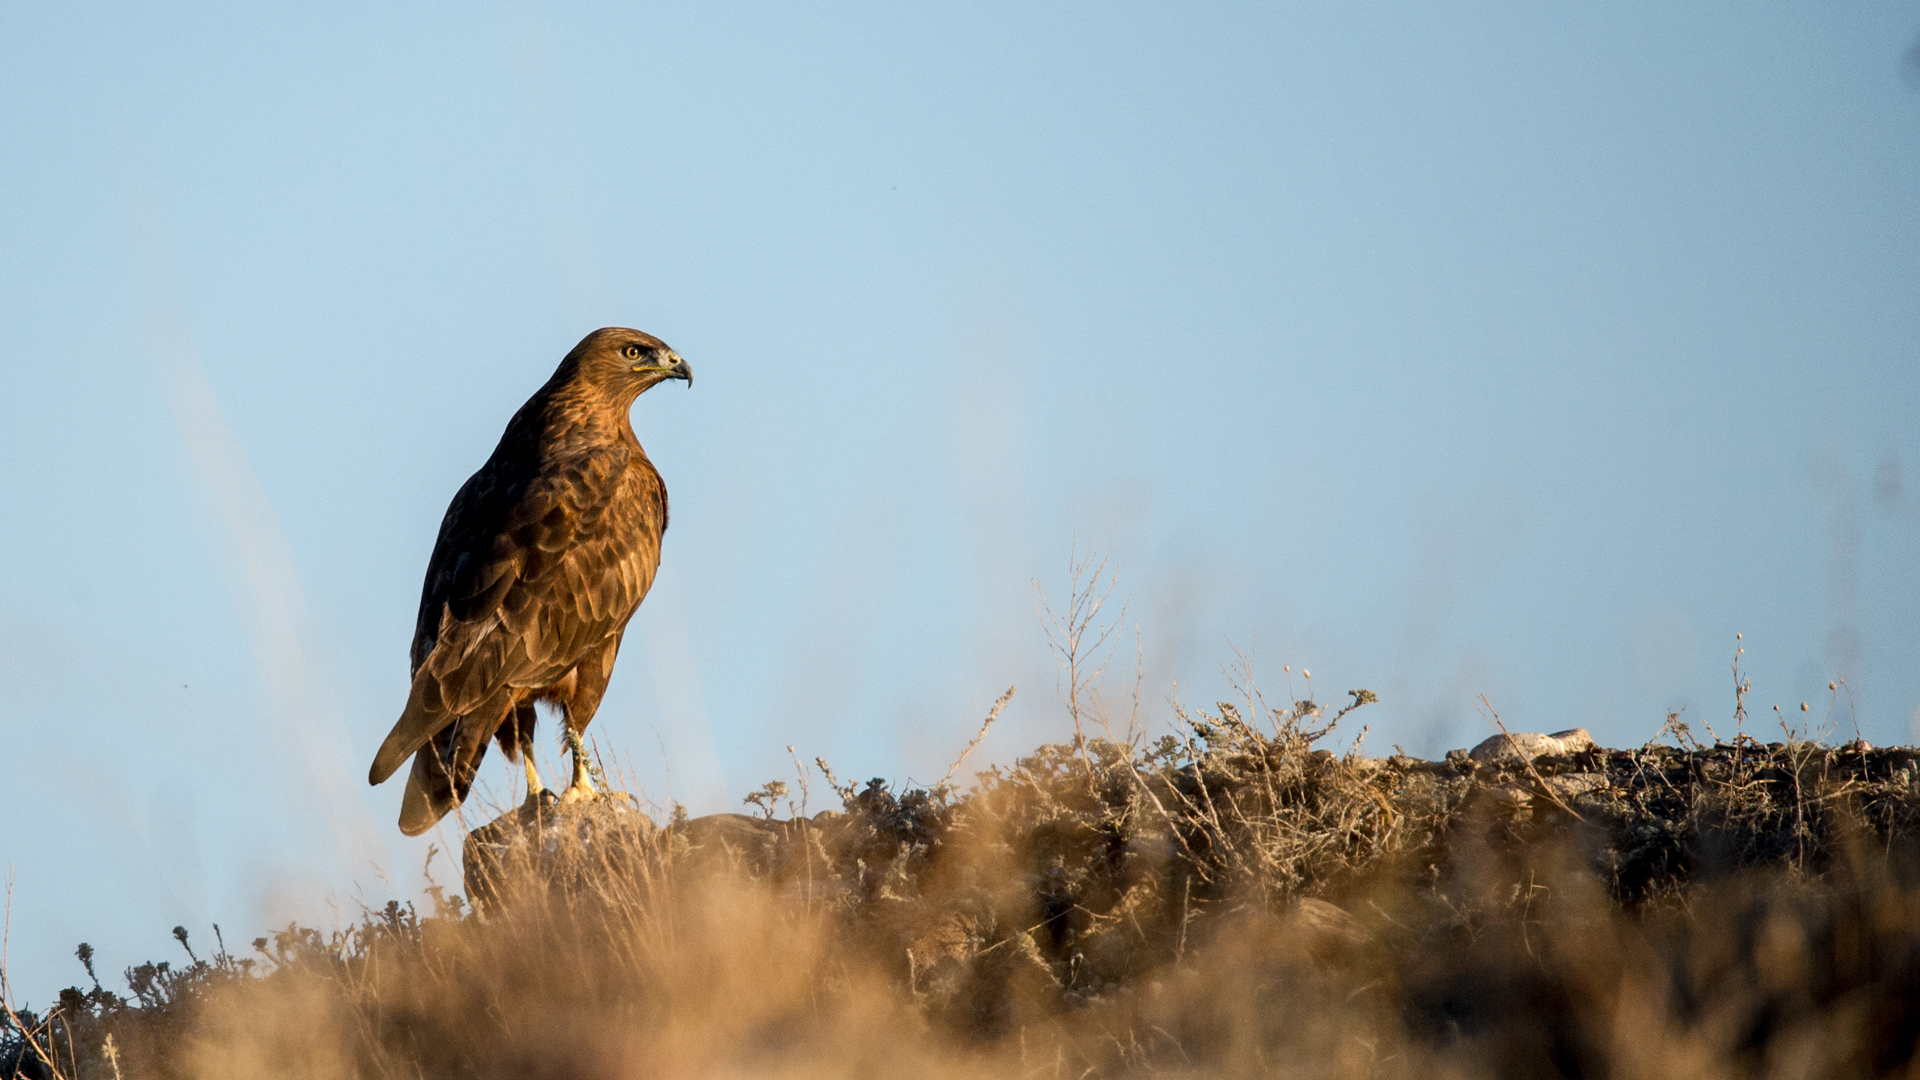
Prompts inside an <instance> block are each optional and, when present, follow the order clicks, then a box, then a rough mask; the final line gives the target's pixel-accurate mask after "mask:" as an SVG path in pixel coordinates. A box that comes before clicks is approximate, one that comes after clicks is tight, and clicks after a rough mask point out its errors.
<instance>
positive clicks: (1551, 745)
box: [1467, 728, 1593, 763]
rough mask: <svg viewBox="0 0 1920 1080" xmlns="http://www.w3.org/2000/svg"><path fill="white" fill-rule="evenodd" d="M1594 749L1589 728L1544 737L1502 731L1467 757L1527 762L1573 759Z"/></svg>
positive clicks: (1480, 759) (1526, 732)
mask: <svg viewBox="0 0 1920 1080" xmlns="http://www.w3.org/2000/svg"><path fill="white" fill-rule="evenodd" d="M1591 749H1593V736H1591V735H1589V734H1587V729H1586V728H1569V729H1567V730H1566V731H1556V732H1554V733H1553V734H1551V735H1542V734H1541V733H1539V732H1537V731H1516V732H1514V733H1513V734H1511V735H1509V734H1507V733H1505V732H1502V733H1500V734H1498V735H1495V736H1493V737H1492V738H1489V739H1486V740H1484V741H1482V742H1481V743H1480V745H1479V746H1476V747H1474V748H1473V749H1472V750H1471V751H1469V752H1468V754H1467V756H1468V757H1470V758H1472V759H1473V760H1475V761H1484V762H1488V763H1492V762H1499V761H1513V762H1524V761H1532V760H1533V759H1534V758H1537V757H1541V756H1544V755H1548V754H1551V755H1554V756H1556V757H1572V756H1573V755H1575V754H1578V753H1580V752H1581V751H1582V750H1591Z"/></svg>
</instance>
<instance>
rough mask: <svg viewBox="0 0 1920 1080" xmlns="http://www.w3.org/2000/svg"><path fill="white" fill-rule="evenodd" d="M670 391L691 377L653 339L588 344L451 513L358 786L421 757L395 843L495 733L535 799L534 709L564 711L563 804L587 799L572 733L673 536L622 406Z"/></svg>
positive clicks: (437, 803)
mask: <svg viewBox="0 0 1920 1080" xmlns="http://www.w3.org/2000/svg"><path fill="white" fill-rule="evenodd" d="M667 379H685V380H686V381H687V384H688V385H689V386H691V385H692V384H693V371H692V369H690V368H688V367H687V362H686V361H685V360H682V359H681V358H680V355H679V354H678V353H676V352H674V351H673V350H672V349H669V348H668V347H667V346H666V343H665V342H663V341H661V340H660V339H659V338H656V337H654V336H652V335H650V334H643V333H641V332H640V331H638V330H626V329H621V328H618V327H608V328H605V329H601V330H595V331H594V332H593V333H591V334H588V335H587V336H586V337H585V338H583V339H582V340H581V342H580V344H578V345H576V346H574V347H573V351H572V352H569V353H568V354H567V356H566V359H564V360H562V361H560V367H559V368H558V369H557V370H555V371H554V373H553V377H552V378H550V379H548V380H547V382H546V385H545V386H542V387H541V388H540V389H539V391H537V392H536V393H535V394H534V395H533V396H532V397H531V398H528V399H527V403H526V404H525V405H522V406H521V407H520V411H519V412H516V413H514V414H513V419H512V420H510V421H508V423H507V430H506V433H505V434H504V435H502V436H501V437H500V445H499V446H497V447H495V448H494V451H493V456H492V457H489V458H488V459H487V463H486V464H485V465H482V466H481V467H480V471H479V472H476V473H474V474H473V476H472V477H471V478H470V479H468V481H467V482H466V483H465V484H463V485H461V488H460V491H459V493H458V494H456V495H455V496H454V497H453V504H452V505H451V506H449V507H447V516H446V517H445V518H444V519H443V520H442V521H441V522H440V538H439V539H438V540H437V541H435V543H434V546H433V557H432V558H431V559H429V560H428V561H427V580H426V584H425V585H424V586H423V587H422V589H421V592H420V616H419V621H418V622H417V624H416V626H415V629H414V635H413V656H412V659H413V688H412V691H411V692H410V693H409V694H408V695H407V706H406V710H405V711H404V712H402V713H401V714H400V719H399V720H398V721H397V722H395V723H394V725H393V731H392V732H390V733H389V734H388V735H387V738H386V741H385V742H384V743H382V744H381V746H380V752H379V753H378V754H377V755H376V756H375V757H374V759H373V768H372V770H370V771H369V773H368V775H367V780H368V782H369V783H373V784H379V783H382V782H384V781H385V780H386V779H387V778H388V777H389V776H391V775H393V772H394V770H395V769H397V768H398V767H399V766H400V763H401V762H403V761H405V760H406V759H407V756H408V755H409V754H411V755H412V756H413V772H412V774H411V775H410V776H409V777H408V778H407V792H406V796H405V798H404V799H403V800H402V803H401V808H400V831H401V832H404V833H406V834H407V835H408V836H415V835H418V834H420V833H422V832H425V831H426V830H427V829H428V828H430V827H432V825H433V823H434V822H436V821H438V820H440V818H441V817H443V816H445V815H446V813H447V812H448V811H449V810H452V809H453V808H454V807H456V806H458V805H460V803H461V802H462V801H464V800H465V799H466V797H467V791H468V790H469V789H470V788H471V787H472V786H473V776H474V773H475V771H476V770H478V768H479V767H480V759H481V758H482V757H484V756H485V755H486V752H487V742H488V740H490V739H494V738H498V739H499V741H500V748H501V750H503V751H504V752H505V753H506V755H507V758H508V760H510V761H511V760H514V759H515V758H519V759H521V760H522V761H523V762H524V764H525V767H526V773H527V789H528V790H527V798H528V800H529V801H534V800H538V799H539V798H540V796H541V794H542V792H543V790H544V789H543V787H542V785H541V783H540V774H539V771H538V770H537V769H536V768H535V766H534V761H533V752H532V751H533V729H534V720H535V714H534V703H535V702H541V701H544V702H546V703H548V704H549V705H553V706H556V707H558V708H559V710H560V711H561V714H562V718H563V721H562V728H563V730H564V733H565V736H566V743H567V747H568V749H569V750H571V751H572V756H573V781H572V783H571V784H570V785H569V786H568V787H567V789H566V791H565V792H564V793H563V794H562V795H561V799H562V800H563V801H567V802H572V801H576V800H579V799H586V798H592V797H594V795H595V794H596V793H595V791H594V787H593V780H592V778H591V776H590V775H589V773H588V771H587V766H586V762H585V761H584V760H583V758H584V753H583V751H582V749H581V746H580V733H581V732H582V731H584V730H586V726H587V724H588V723H589V722H590V721H591V720H592V719H593V713H594V710H595V709H597V708H599V706H600V697H601V695H602V694H604V693H605V692H606V689H607V678H608V676H609V675H611V674H612V673H613V660H614V656H615V655H616V654H617V653H618V652H619V651H620V636H621V634H622V633H623V632H624V631H625V630H626V626H627V620H628V619H630V618H632V617H633V613H634V611H635V609H637V608H638V607H639V606H640V601H641V599H642V598H644V597H645V596H646V595H647V589H648V587H649V586H651V585H652V584H653V575H654V570H655V569H656V568H657V567H658V566H659V565H660V536H661V534H662V533H664V532H666V529H667V489H666V485H665V484H663V483H661V480H660V474H659V473H658V472H656V471H655V470H654V467H653V463H652V462H650V461H648V460H647V454H646V451H644V450H642V449H641V448H640V442H639V440H638V439H636V438H634V435H633V423H632V420H631V419H630V417H629V416H628V411H629V410H630V409H631V407H632V406H633V402H634V399H635V398H637V397H639V396H640V394H642V393H643V392H645V391H646V389H647V388H648V387H650V386H653V385H654V384H656V383H659V382H664V381H666V380H667Z"/></svg>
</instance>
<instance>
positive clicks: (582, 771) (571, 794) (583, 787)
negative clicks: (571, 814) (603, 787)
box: [560, 721, 600, 803]
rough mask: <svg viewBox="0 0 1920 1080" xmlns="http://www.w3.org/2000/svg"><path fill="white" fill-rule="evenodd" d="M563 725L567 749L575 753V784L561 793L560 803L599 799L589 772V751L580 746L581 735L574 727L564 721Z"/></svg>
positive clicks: (569, 785) (568, 786)
mask: <svg viewBox="0 0 1920 1080" xmlns="http://www.w3.org/2000/svg"><path fill="white" fill-rule="evenodd" d="M561 725H562V729H563V730H564V731H565V732H566V734H567V749H568V750H569V751H571V752H572V753H573V782H572V783H570V784H568V785H567V790H565V791H563V792H561V793H560V801H561V802H563V803H570V802H584V801H585V800H587V799H597V798H599V797H600V792H599V791H597V790H595V789H594V786H593V775H592V774H591V773H589V772H588V771H587V750H586V747H584V746H582V745H580V733H579V732H577V731H575V730H573V725H571V724H567V723H566V722H565V721H562V722H561Z"/></svg>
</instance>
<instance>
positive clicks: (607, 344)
mask: <svg viewBox="0 0 1920 1080" xmlns="http://www.w3.org/2000/svg"><path fill="white" fill-rule="evenodd" d="M567 359H568V360H569V361H572V362H573V363H574V364H575V365H577V368H576V370H577V372H578V375H579V377H582V378H584V379H586V380H588V381H590V382H592V383H593V384H595V385H597V386H599V387H601V388H603V389H605V390H608V391H611V392H613V393H614V394H616V395H617V396H619V397H623V398H626V399H627V400H629V401H631V400H632V399H633V396H637V395H639V394H640V393H641V392H642V391H644V390H646V389H647V387H649V386H652V385H653V384H655V383H658V382H665V381H666V380H668V379H685V380H687V385H688V386H692V385H693V369H692V368H690V367H688V366H687V362H686V361H685V360H682V359H681V358H680V354H679V353H677V352H674V351H673V350H672V349H669V348H668V347H667V343H666V342H664V341H661V340H660V339H659V338H657V337H654V336H653V335H652V334H646V333H642V332H640V331H638V330H628V329H626V328H625V327H619V326H609V327H605V328H603V329H600V330H595V331H594V332H593V333H591V334H588V335H587V336H586V337H584V338H582V339H581V340H580V344H578V345H575V346H574V347H573V352H571V353H569V354H568V356H567Z"/></svg>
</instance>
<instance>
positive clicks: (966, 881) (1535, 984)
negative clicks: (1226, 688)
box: [15, 691, 1920, 1078]
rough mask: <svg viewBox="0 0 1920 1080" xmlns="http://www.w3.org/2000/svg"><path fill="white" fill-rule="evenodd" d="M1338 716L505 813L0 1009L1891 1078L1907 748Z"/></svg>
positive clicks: (341, 1071)
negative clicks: (407, 894) (681, 800)
mask: <svg viewBox="0 0 1920 1080" xmlns="http://www.w3.org/2000/svg"><path fill="white" fill-rule="evenodd" d="M1370 698H1371V695H1368V694H1366V693H1365V692H1363V691H1356V692H1354V694H1353V695H1352V702H1351V704H1350V705H1349V706H1348V709H1349V710H1350V709H1351V708H1355V707H1358V706H1360V705H1361V704H1363V703H1364V702H1366V701H1367V700H1369V699H1370ZM1339 715H1344V712H1343V713H1342V714H1339ZM1338 718H1339V716H1338V715H1336V716H1333V717H1326V716H1324V713H1323V710H1322V709H1321V707H1320V706H1318V705H1315V704H1314V703H1312V702H1310V701H1309V702H1300V703H1297V704H1294V705H1291V706H1288V707H1286V708H1284V709H1278V710H1274V709H1262V708H1256V706H1255V705H1254V704H1253V703H1248V704H1246V705H1243V706H1226V705H1223V706H1220V707H1219V708H1217V709H1216V710H1214V711H1211V712H1195V713H1191V714H1182V716H1181V726H1180V728H1179V731H1180V734H1179V735H1177V736H1170V737H1167V738H1163V739H1161V740H1159V741H1158V742H1156V743H1154V744H1152V745H1129V744H1126V743H1121V742H1116V741H1113V740H1106V739H1081V740H1077V741H1076V742H1075V743H1074V744H1072V745H1065V746H1046V747H1041V748H1040V749H1039V750H1037V751H1036V752H1035V753H1034V754H1033V755H1031V756H1029V757H1027V758H1023V759H1021V760H1019V761H1018V762H1016V763H1015V764H1014V765H1012V766H1011V767H1007V768H999V769H993V770H989V771H988V772H986V773H984V774H981V776H980V780H979V783H978V784H977V785H976V787H975V788H974V790H972V791H971V792H969V793H966V794H959V793H956V792H955V791H953V790H952V789H950V788H947V787H946V786H944V785H937V786H936V787H934V788H933V789H931V790H907V791H896V790H893V789H891V788H889V787H888V786H887V785H885V784H883V783H881V782H880V781H877V780H876V781H873V782H871V783H869V784H867V785H865V786H860V787H856V786H853V785H847V786H841V785H839V784H837V782H835V788H836V790H837V792H838V794H839V796H840V799H841V802H842V808H841V809H840V810H838V811H832V812H825V813H821V814H817V815H814V816H813V817H811V818H806V817H795V818H793V819H791V820H784V821H777V820H773V819H772V817H771V815H768V816H766V817H762V818H754V817H746V816H741V815H720V816H716V817H711V818H702V819H696V820H693V821H687V820H684V819H679V820H672V821H669V822H667V823H666V824H665V825H656V824H655V822H653V821H652V820H651V819H649V818H647V817H646V816H645V815H643V814H641V813H639V812H637V811H633V810H623V809H621V808H620V807H619V806H618V805H617V804H613V803H605V804H599V805H598V806H596V807H594V808H592V809H590V810H588V811H584V812H574V811H569V812H560V811H558V810H554V809H552V808H549V809H547V810H545V811H542V812H541V813H539V814H537V815H535V814H532V813H527V814H521V815H509V816H507V817H505V818H503V819H502V820H501V821H500V822H497V823H496V824H495V825H493V826H489V827H488V828H486V829H483V830H480V831H478V832H476V833H475V834H474V838H473V839H472V840H471V841H470V843H469V847H468V851H467V870H468V880H467V891H468V895H470V896H473V897H475V898H476V899H477V900H478V901H479V909H478V911H475V910H473V909H471V908H469V907H468V906H467V905H466V904H465V903H463V901H462V899H461V898H458V897H443V896H442V895H441V894H439V893H435V894H434V897H433V905H434V907H435V910H433V911H431V912H424V913H423V912H419V911H416V910H415V909H414V908H413V907H411V906H407V905H398V904H390V905H388V906H387V907H386V908H385V909H384V910H381V911H374V912H368V913H367V914H366V915H365V916H364V917H363V918H362V919H361V921H360V922H359V923H358V924H357V925H355V926H353V927H351V928H350V929H348V930H346V931H343V932H341V933H338V934H335V935H331V936H325V935H321V934H318V933H316V932H314V931H311V930H305V929H301V928H297V927H290V928H288V929H287V930H285V931H283V932H281V933H279V934H277V935H275V936H274V937H273V938H272V939H271V940H266V939H263V940H261V941H260V942H257V943H256V948H257V952H256V958H255V959H254V960H253V961H251V962H249V961H243V960H237V959H235V958H233V957H232V956H230V955H228V954H227V953H226V951H225V950H224V949H221V950H220V951H219V952H217V953H216V954H215V955H214V956H213V957H212V958H211V959H208V960H205V961H202V960H199V959H198V958H194V959H193V960H192V962H191V963H190V964H188V965H186V966H184V967H181V968H178V969H161V968H160V967H159V966H153V967H151V968H149V969H141V970H145V971H147V974H146V975H145V976H140V974H139V972H138V971H136V972H134V973H130V974H132V975H134V976H135V977H136V983H138V985H136V986H135V987H134V989H135V991H136V993H135V994H134V996H133V997H132V998H126V997H122V996H120V995H117V994H114V993H111V992H108V991H106V990H104V989H103V988H100V987H98V986H96V987H95V989H93V990H90V991H85V992H83V991H80V990H77V989H76V990H70V991H68V992H67V993H66V994H64V995H63V996H62V998H61V1001H60V1003H59V1005H58V1006H56V1007H55V1008H53V1009H50V1010H47V1012H46V1013H45V1015H42V1016H32V1015H23V1016H22V1017H21V1025H22V1026H23V1027H24V1028H26V1029H28V1030H30V1031H32V1032H33V1033H34V1034H35V1036H36V1040H37V1041H36V1045H37V1046H39V1047H42V1048H44V1053H45V1055H46V1057H47V1058H48V1059H49V1060H48V1061H47V1063H46V1065H45V1068H44V1070H43V1074H44V1075H53V1074H55V1073H56V1072H57V1074H58V1075H61V1076H65V1077H87V1078H94V1077H109V1076H124V1077H136V1076H138V1077H187V1076H192V1077H223V1076H262V1075H272V1076H315V1077H320V1076H326V1077H343V1076H353V1077H403V1076H404V1077H442V1076H446V1077H453V1076H461V1077H493V1076H499V1077H547V1076H553V1077H607V1078H616V1077H642V1076H673V1077H722V1076H728V1077H731V1076H749V1075H750V1076H776V1077H778V1076H817V1075H831V1076H866V1075H872V1076H883V1075H898V1074H902V1073H905V1074H909V1075H917V1076H924V1077H930V1078H933V1077H942V1076H973V1075H1008V1076H1012V1075H1019V1076H1048V1077H1054V1076H1060V1077H1064V1076H1074V1077H1078V1076H1132V1075H1162V1074H1167V1075H1205V1076H1241V1075H1246V1076H1253V1075H1270V1074H1285V1075H1290V1076H1328V1077H1361V1076H1390V1077H1399V1076H1409V1077H1411V1076H1423V1077H1424V1076H1483V1075H1529V1076H1531V1075H1540V1076H1600V1075H1606V1076H1618V1077H1641V1076H1646V1077H1652V1076H1671V1075H1676V1074H1681V1073H1682V1072H1684V1073H1685V1074H1687V1075H1698V1076H1706V1077H1714V1076H1727V1077H1743V1076H1769V1077H1770V1076H1782V1077H1784V1076H1843V1075H1844V1076H1855V1075H1899V1074H1904V1073H1906V1072H1907V1071H1909V1069H1910V1065H1911V1062H1912V1060H1913V1055H1914V1050H1915V1041H1916V1035H1920V1009H1917V1008H1916V997H1915V989H1916V987H1920V887H1917V886H1920V880H1917V878H1920V875H1916V872H1915V871H1916V867H1917V866H1920V863H1916V860H1915V858H1914V855H1913V838H1914V836H1915V832H1914V828H1913V826H1914V823H1915V815H1916V811H1920V794H1916V788H1915V784H1914V775H1915V755H1914V753H1913V751H1911V750H1907V749H1900V748H1895V749H1888V750H1874V749H1870V748H1867V747H1865V746H1864V745H1862V744H1854V745H1852V746H1849V747H1840V748H1832V747H1823V746H1816V745H1812V744H1807V743H1802V742H1790V743H1787V744H1774V745H1761V744H1759V743H1756V742H1754V741H1753V740H1751V739H1749V738H1744V737H1742V738H1738V739H1736V740H1735V741H1734V742H1732V743H1717V744H1716V745H1713V746H1701V745H1697V744H1688V745H1685V746H1682V747H1668V746H1648V747H1645V748H1642V749H1640V750H1634V751H1613V750H1604V749H1596V750H1592V751H1588V752H1585V753H1581V754H1576V755H1573V756H1570V757H1565V758H1541V759H1538V760H1536V761H1533V762H1531V763H1507V764H1491V765H1488V764H1482V763H1476V762H1473V761H1470V760H1468V759H1466V758H1465V756H1464V755H1455V756H1453V757H1451V758H1450V759H1449V760H1448V761H1446V762H1424V761H1417V760H1413V759H1409V758H1405V757H1400V756H1395V757H1393V758H1388V759H1369V758H1365V757H1362V756H1360V755H1359V754H1357V753H1355V752H1351V751H1350V752H1347V753H1344V754H1338V753H1334V752H1331V751H1329V750H1325V749H1319V748H1317V744H1318V743H1320V742H1323V741H1325V739H1326V738H1327V737H1328V735H1329V732H1330V731H1331V729H1332V727H1333V724H1334V722H1335V721H1337V720H1338ZM828 780H829V782H834V781H833V779H832V777H831V775H830V774H829V775H828ZM770 790H771V789H770ZM760 802H761V804H762V805H763V806H766V807H768V808H769V809H770V808H771V802H772V800H771V799H770V798H763V799H761V800H760ZM180 937H181V941H182V944H183V945H184V944H185V943H186V935H185V933H184V932H182V933H181V934H180ZM140 978H144V980H145V981H144V983H140V982H139V979H140ZM142 987H144V992H143V991H142ZM109 1036H111V1038H112V1040H113V1042H112V1044H111V1045H112V1047H113V1052H112V1054H109V1053H108V1050H107V1048H108V1046H109V1042H108V1038H109ZM15 1045H16V1048H18V1046H19V1043H18V1039H16V1041H15ZM25 1057H26V1058H27V1059H28V1060H29V1061H31V1059H32V1058H33V1055H32V1054H31V1053H28V1054H26V1055H25ZM34 1067H36V1068H38V1067H39V1066H34ZM22 1075H32V1073H31V1072H25V1071H23V1073H22Z"/></svg>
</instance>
